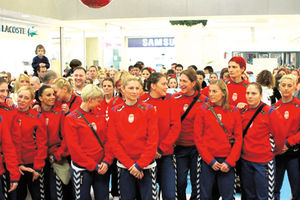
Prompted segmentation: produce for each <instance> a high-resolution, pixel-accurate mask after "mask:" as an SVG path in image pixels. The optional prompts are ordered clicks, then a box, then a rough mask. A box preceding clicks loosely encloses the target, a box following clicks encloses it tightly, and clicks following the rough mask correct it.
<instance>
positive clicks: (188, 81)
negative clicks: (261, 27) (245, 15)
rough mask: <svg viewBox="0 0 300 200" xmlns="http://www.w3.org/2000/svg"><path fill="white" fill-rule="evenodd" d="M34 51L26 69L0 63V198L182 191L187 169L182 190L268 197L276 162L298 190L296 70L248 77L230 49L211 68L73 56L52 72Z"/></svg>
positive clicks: (272, 195)
mask: <svg viewBox="0 0 300 200" xmlns="http://www.w3.org/2000/svg"><path fill="white" fill-rule="evenodd" d="M36 53H37V54H38V56H37V58H34V60H33V65H32V66H33V69H34V70H33V71H34V75H33V76H30V75H27V74H20V75H19V76H18V77H17V79H16V81H15V84H14V86H13V85H12V84H11V80H9V77H8V73H7V72H1V73H0V77H1V78H0V136H1V140H0V141H1V143H0V148H1V152H2V155H1V157H0V159H1V162H0V163H1V164H0V173H1V174H2V176H1V177H0V179H1V181H0V199H25V198H26V196H27V191H29V192H30V195H31V198H32V199H33V200H35V199H36V200H37V199H90V198H91V195H92V196H93V198H95V199H99V200H100V199H101V200H103V199H106V200H108V199H109V194H110V193H111V195H112V196H113V197H114V199H119V198H120V199H122V200H133V199H143V200H150V199H158V198H159V196H161V197H162V199H166V200H175V199H180V200H185V199H186V188H187V181H188V174H190V182H191V187H192V188H191V189H192V192H191V197H190V199H192V200H194V199H197V200H200V199H201V200H202V199H203V200H209V199H219V197H222V199H224V200H229V199H234V198H235V194H236V189H237V187H236V186H237V184H238V185H239V186H240V188H241V189H240V190H241V193H242V199H249V200H254V199H259V200H264V199H277V200H279V199H280V190H281V186H282V182H283V177H284V173H285V171H287V174H288V178H289V184H290V187H291V192H292V197H291V198H292V199H300V163H299V162H300V151H299V146H300V145H299V144H300V101H299V100H298V98H299V71H296V70H295V71H292V72H290V71H288V70H286V69H276V70H274V72H273V74H272V73H271V72H269V71H267V70H262V71H261V73H259V74H258V76H257V79H256V82H252V83H250V82H249V81H248V80H247V76H246V75H245V71H246V61H245V60H244V59H243V58H242V57H233V58H231V59H230V61H229V62H228V68H224V69H223V70H222V71H221V74H220V77H219V76H218V74H217V73H214V72H213V68H212V67H210V66H207V67H205V68H204V71H201V70H198V69H197V67H196V66H195V65H191V66H189V67H187V68H186V69H184V67H183V66H182V65H180V64H176V63H174V64H173V65H172V67H171V69H170V70H168V71H161V72H155V70H153V69H151V68H147V67H145V66H144V64H143V63H142V62H137V63H136V64H135V65H133V66H130V67H129V69H128V71H118V70H114V69H111V70H109V71H104V70H101V69H99V68H98V67H97V66H91V67H89V68H88V69H87V70H86V69H85V68H84V67H82V66H81V62H80V61H79V60H77V59H74V60H72V61H71V62H70V69H69V70H68V71H66V73H65V74H64V77H60V76H59V75H58V74H57V73H55V72H53V71H51V70H49V67H51V66H49V63H46V62H47V60H48V59H45V58H44V54H45V49H44V47H43V46H38V47H37V49H36ZM274 73H275V74H274ZM297 87H298V88H297ZM297 94H298V98H297V97H296V96H297ZM238 180H239V181H238ZM110 181H111V187H110ZM157 186H159V187H157ZM91 188H92V190H91ZM158 188H159V189H158Z"/></svg>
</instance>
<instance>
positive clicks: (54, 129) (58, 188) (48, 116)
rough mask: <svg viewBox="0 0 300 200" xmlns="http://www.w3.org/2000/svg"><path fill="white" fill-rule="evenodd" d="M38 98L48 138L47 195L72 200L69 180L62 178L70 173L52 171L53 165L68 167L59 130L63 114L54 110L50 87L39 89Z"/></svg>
mask: <svg viewBox="0 0 300 200" xmlns="http://www.w3.org/2000/svg"><path fill="white" fill-rule="evenodd" d="M38 97H39V100H40V103H41V113H42V114H43V115H44V118H45V124H46V130H47V136H48V142H47V146H48V155H47V158H48V160H47V161H46V166H45V169H44V172H45V178H46V180H47V182H46V183H47V184H48V183H49V195H50V198H51V199H57V198H62V199H70V198H72V190H71V189H70V188H71V187H70V186H71V184H68V181H69V179H68V180H65V179H64V178H63V177H69V173H70V172H69V171H67V172H65V173H66V174H63V175H62V176H61V175H60V173H57V172H55V171H54V167H53V165H62V164H64V165H69V163H68V161H67V156H68V155H69V153H68V149H67V145H66V141H65V137H64V132H63V131H62V130H61V127H62V122H63V119H64V114H63V112H62V109H61V108H58V107H56V108H54V104H55V94H54V90H53V89H52V88H51V86H48V85H43V86H42V87H41V88H40V89H39V92H38ZM54 163H55V164H54ZM50 165H52V167H51V166H50ZM62 179H63V181H62ZM66 179H67V178H66ZM47 186H48V185H47ZM46 191H47V190H46ZM47 195H48V194H47Z"/></svg>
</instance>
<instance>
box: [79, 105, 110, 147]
mask: <svg viewBox="0 0 300 200" xmlns="http://www.w3.org/2000/svg"><path fill="white" fill-rule="evenodd" d="M75 112H76V113H77V114H78V115H80V117H82V119H83V120H84V121H85V122H86V123H87V124H88V125H89V127H90V128H91V130H92V131H93V133H94V135H95V137H96V138H97V140H98V142H99V144H100V146H101V147H102V149H103V151H104V145H103V143H102V142H101V140H100V138H99V136H98V134H97V133H96V131H95V129H94V128H93V126H92V125H91V124H90V123H89V122H88V120H87V119H86V118H85V117H84V115H83V114H82V113H81V112H79V110H75Z"/></svg>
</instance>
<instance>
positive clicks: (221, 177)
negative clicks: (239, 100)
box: [194, 80, 242, 200]
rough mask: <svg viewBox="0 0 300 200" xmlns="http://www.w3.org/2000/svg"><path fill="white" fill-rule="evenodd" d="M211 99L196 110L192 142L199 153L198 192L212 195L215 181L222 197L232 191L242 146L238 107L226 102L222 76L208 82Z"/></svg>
mask: <svg viewBox="0 0 300 200" xmlns="http://www.w3.org/2000/svg"><path fill="white" fill-rule="evenodd" d="M209 88H210V89H209V99H210V103H207V104H205V105H203V107H202V108H200V109H199V111H198V112H197V116H196V119H195V122H194V127H195V143H196V146H197V149H198V152H199V154H200V155H201V157H202V160H203V162H202V165H201V175H200V196H201V198H203V199H211V198H212V191H213V185H214V182H217V183H218V189H219V192H220V195H221V197H222V199H224V200H225V199H227V200H230V199H233V197H234V195H235V190H234V188H235V170H234V167H235V164H236V162H237V160H238V159H239V157H240V152H241V147H242V124H241V118H240V113H239V111H238V110H237V109H236V108H234V107H233V106H232V105H229V101H228V90H227V87H226V84H225V83H224V82H223V81H222V80H217V81H215V82H213V83H212V84H211V85H209Z"/></svg>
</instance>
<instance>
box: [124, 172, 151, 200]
mask: <svg viewBox="0 0 300 200" xmlns="http://www.w3.org/2000/svg"><path fill="white" fill-rule="evenodd" d="M119 173H120V175H119V176H120V177H119V186H120V195H121V199H122V200H134V199H135V198H136V194H137V191H136V190H137V189H138V190H139V193H140V194H141V199H142V200H156V199H157V187H156V167H153V168H150V169H144V170H143V173H144V177H143V178H142V179H141V180H139V179H136V178H135V177H134V176H132V175H131V174H130V172H129V171H128V170H127V169H125V168H119Z"/></svg>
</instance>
